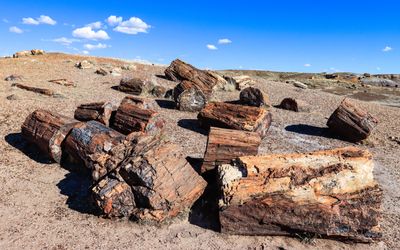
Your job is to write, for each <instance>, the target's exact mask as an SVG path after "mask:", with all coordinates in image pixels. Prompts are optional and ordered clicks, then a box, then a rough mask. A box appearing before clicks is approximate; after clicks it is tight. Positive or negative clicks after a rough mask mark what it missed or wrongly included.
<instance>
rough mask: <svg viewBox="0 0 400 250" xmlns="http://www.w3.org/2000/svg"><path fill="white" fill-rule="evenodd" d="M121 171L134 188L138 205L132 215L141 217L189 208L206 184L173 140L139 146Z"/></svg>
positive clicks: (173, 213) (160, 216) (154, 217)
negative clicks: (149, 145)
mask: <svg viewBox="0 0 400 250" xmlns="http://www.w3.org/2000/svg"><path fill="white" fill-rule="evenodd" d="M119 174H120V175H121V176H122V177H123V179H124V180H125V181H126V183H128V184H129V185H130V186H131V188H132V191H133V194H134V196H135V202H136V207H137V210H136V211H135V212H134V213H133V214H132V216H133V217H135V218H136V219H139V220H154V221H163V220H164V219H166V218H171V217H175V216H176V215H178V213H179V212H182V211H184V210H186V209H188V208H190V207H191V206H192V204H193V203H194V202H195V201H196V200H197V199H198V198H199V197H200V196H201V194H202V193H203V191H204V189H205V187H206V182H205V181H204V180H203V179H202V178H201V177H200V176H199V175H198V174H197V173H196V171H195V170H194V169H193V168H192V167H191V166H190V164H189V163H188V162H187V161H186V159H185V157H184V155H183V153H182V150H181V148H180V147H179V146H177V145H174V144H171V143H158V144H156V145H155V146H153V147H143V148H142V149H141V150H137V149H136V150H135V153H134V154H132V155H131V157H130V158H128V160H125V161H124V164H122V166H121V168H120V170H119Z"/></svg>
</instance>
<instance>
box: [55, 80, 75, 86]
mask: <svg viewBox="0 0 400 250" xmlns="http://www.w3.org/2000/svg"><path fill="white" fill-rule="evenodd" d="M49 82H51V83H55V84H58V85H62V86H66V87H76V84H75V83H74V82H73V81H70V80H67V79H54V80H49Z"/></svg>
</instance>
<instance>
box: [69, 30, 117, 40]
mask: <svg viewBox="0 0 400 250" xmlns="http://www.w3.org/2000/svg"><path fill="white" fill-rule="evenodd" d="M72 35H73V36H74V37H78V38H85V39H89V40H108V39H110V37H109V36H108V34H107V32H105V31H104V30H98V31H94V30H93V29H92V28H91V27H82V28H78V29H75V30H74V31H73V32H72Z"/></svg>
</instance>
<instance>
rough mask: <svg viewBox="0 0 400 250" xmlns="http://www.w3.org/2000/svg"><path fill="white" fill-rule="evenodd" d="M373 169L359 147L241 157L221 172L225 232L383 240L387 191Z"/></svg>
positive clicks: (368, 154)
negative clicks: (382, 188)
mask: <svg viewBox="0 0 400 250" xmlns="http://www.w3.org/2000/svg"><path fill="white" fill-rule="evenodd" d="M373 167H374V164H373V161H372V155H371V154H370V153H369V152H368V151H366V150H363V149H358V148H355V147H347V148H339V149H333V150H327V151H319V152H313V153H305V154H271V155H265V156H247V157H246V156H245V157H240V158H238V159H237V160H236V162H235V163H234V164H229V165H222V166H220V167H219V168H218V174H219V180H220V187H221V199H220V222H221V231H222V232H224V233H230V234H243V235H294V234H296V233H301V232H307V233H314V234H317V235H320V236H322V237H329V238H334V239H335V238H336V239H342V240H350V241H355V242H371V241H373V240H376V239H379V238H380V237H381V232H380V228H379V221H380V218H381V202H382V190H381V189H380V187H379V186H378V184H377V183H376V182H375V180H374V176H373Z"/></svg>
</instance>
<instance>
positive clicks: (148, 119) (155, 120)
mask: <svg viewBox="0 0 400 250" xmlns="http://www.w3.org/2000/svg"><path fill="white" fill-rule="evenodd" d="M164 124H165V121H164V119H163V118H162V117H161V116H160V114H159V113H157V112H156V111H154V110H151V109H144V108H141V107H140V106H138V105H135V104H132V103H129V102H126V101H125V102H123V103H122V104H121V105H120V106H119V107H118V109H117V112H116V114H115V117H114V119H113V123H112V124H111V126H112V127H113V128H114V129H116V130H117V131H119V132H121V133H123V134H130V133H132V132H145V133H147V134H159V133H161V132H162V130H163V128H164Z"/></svg>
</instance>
